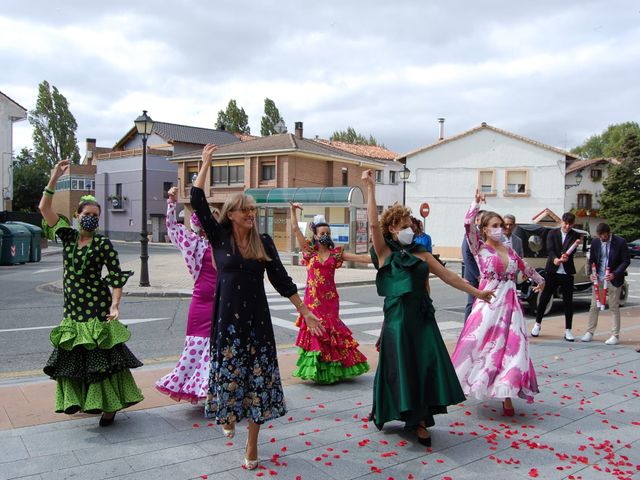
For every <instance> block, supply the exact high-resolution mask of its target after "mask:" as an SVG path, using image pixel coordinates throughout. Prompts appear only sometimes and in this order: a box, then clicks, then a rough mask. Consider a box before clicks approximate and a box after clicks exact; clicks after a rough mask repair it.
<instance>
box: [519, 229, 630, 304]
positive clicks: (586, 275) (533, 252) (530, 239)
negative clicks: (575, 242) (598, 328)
mask: <svg viewBox="0 0 640 480" xmlns="http://www.w3.org/2000/svg"><path fill="white" fill-rule="evenodd" d="M555 228H558V227H555ZM552 229H553V228H552V227H547V226H544V225H539V224H535V223H533V224H518V226H517V228H516V229H515V231H514V233H513V234H514V235H517V236H518V237H520V238H521V239H522V248H523V250H524V259H523V260H524V261H526V262H527V263H528V264H529V265H530V266H532V267H533V268H535V269H536V271H537V272H538V273H540V274H541V275H542V276H543V277H544V276H545V271H544V268H545V265H546V263H547V234H548V233H549V232H550V231H551V230H552ZM574 230H576V231H577V232H578V233H579V234H580V235H581V238H582V244H581V246H579V247H578V251H577V252H576V253H575V254H574V264H575V266H576V276H575V279H574V287H573V288H574V297H583V298H585V297H586V298H590V297H591V288H592V286H593V283H592V282H591V279H590V274H591V268H590V266H589V264H588V263H589V246H590V244H591V237H590V235H589V233H588V232H586V231H585V230H579V229H577V228H576V229H574ZM518 290H519V291H520V299H521V300H522V302H523V304H524V306H525V307H527V306H528V307H529V308H530V309H531V310H533V311H535V310H536V308H537V305H538V299H539V297H540V294H537V293H535V292H534V291H533V284H532V282H531V281H530V280H528V279H524V277H523V276H522V274H520V276H519V283H518ZM628 290H629V289H628V285H627V283H626V282H625V283H624V288H623V289H622V292H621V293H620V306H623V305H624V304H625V302H626V300H627V293H628ZM560 297H561V295H560V292H559V290H558V291H556V292H554V294H553V297H552V300H551V301H550V302H549V303H548V305H547V308H546V309H545V312H544V313H545V315H546V314H547V313H549V311H550V310H551V307H552V306H553V299H556V298H560Z"/></svg>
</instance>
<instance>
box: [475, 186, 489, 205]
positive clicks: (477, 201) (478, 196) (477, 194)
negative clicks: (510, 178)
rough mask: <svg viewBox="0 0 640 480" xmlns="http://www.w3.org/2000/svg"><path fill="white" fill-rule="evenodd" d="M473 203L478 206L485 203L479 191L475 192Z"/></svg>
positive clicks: (482, 194)
mask: <svg viewBox="0 0 640 480" xmlns="http://www.w3.org/2000/svg"><path fill="white" fill-rule="evenodd" d="M475 201H476V203H477V204H478V205H480V204H481V203H487V200H486V198H485V196H484V193H482V192H481V191H480V190H476V195H475Z"/></svg>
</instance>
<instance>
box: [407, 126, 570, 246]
mask: <svg viewBox="0 0 640 480" xmlns="http://www.w3.org/2000/svg"><path fill="white" fill-rule="evenodd" d="M576 159H577V157H576V156H574V155H573V154H571V153H569V152H566V151H564V150H561V149H559V148H555V147H551V146H549V145H545V144H543V143H540V142H537V141H535V140H531V139H528V138H525V137H522V136H520V135H516V134H513V133H510V132H507V131H505V130H501V129H498V128H495V127H492V126H490V125H487V124H486V123H482V124H481V125H480V126H478V127H475V128H473V129H471V130H468V131H466V132H463V133H461V134H458V135H454V136H452V137H448V138H442V139H441V140H439V141H438V142H436V143H434V144H432V145H428V146H426V147H423V148H419V149H417V150H414V151H411V152H408V153H406V154H404V155H401V156H400V157H398V160H399V161H400V162H403V163H404V162H406V165H407V167H408V168H409V170H410V171H411V175H410V177H409V180H408V183H407V191H406V196H407V206H409V207H411V208H412V209H413V212H414V214H415V213H419V207H420V204H421V203H423V202H428V203H429V206H430V209H431V212H430V215H429V217H428V218H427V221H426V232H427V233H428V234H430V235H431V238H432V241H433V244H434V253H439V254H441V255H442V256H443V257H445V258H460V246H461V244H462V240H463V237H464V215H465V212H466V211H467V209H468V207H469V205H470V203H471V201H472V200H473V197H474V194H475V191H476V189H479V190H480V191H482V192H484V194H485V196H486V199H487V204H486V205H483V207H482V208H485V209H488V210H494V211H497V212H498V213H500V214H506V213H511V214H513V215H515V216H516V219H517V221H518V222H519V223H528V222H532V220H533V218H534V217H535V216H537V215H538V214H539V213H540V212H541V211H542V210H544V209H545V208H547V209H549V210H550V211H551V212H553V213H555V214H556V215H558V216H562V213H563V212H564V211H565V170H566V168H567V165H568V164H569V163H571V162H572V161H574V160H576Z"/></svg>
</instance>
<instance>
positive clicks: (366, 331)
mask: <svg viewBox="0 0 640 480" xmlns="http://www.w3.org/2000/svg"><path fill="white" fill-rule="evenodd" d="M381 330H382V329H381V328H378V329H376V330H365V331H364V332H362V333H366V334H368V335H373V336H374V337H379V336H380V331H381Z"/></svg>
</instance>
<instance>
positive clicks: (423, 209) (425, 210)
mask: <svg viewBox="0 0 640 480" xmlns="http://www.w3.org/2000/svg"><path fill="white" fill-rule="evenodd" d="M429 212H431V208H430V207H429V204H428V203H427V202H424V203H423V204H422V205H420V215H422V218H427V217H428V216H429Z"/></svg>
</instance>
